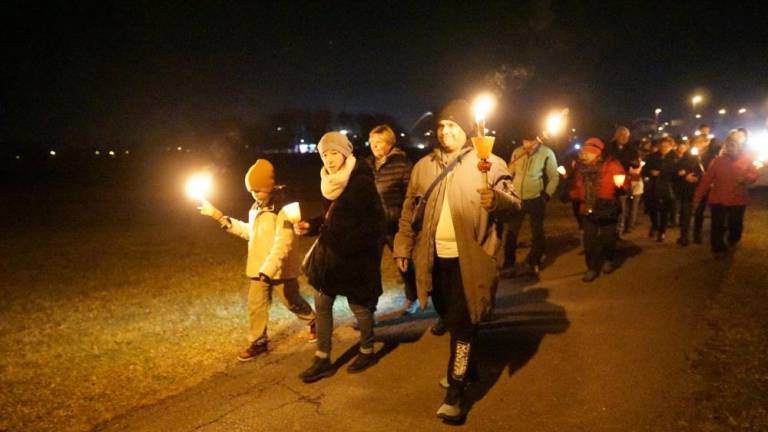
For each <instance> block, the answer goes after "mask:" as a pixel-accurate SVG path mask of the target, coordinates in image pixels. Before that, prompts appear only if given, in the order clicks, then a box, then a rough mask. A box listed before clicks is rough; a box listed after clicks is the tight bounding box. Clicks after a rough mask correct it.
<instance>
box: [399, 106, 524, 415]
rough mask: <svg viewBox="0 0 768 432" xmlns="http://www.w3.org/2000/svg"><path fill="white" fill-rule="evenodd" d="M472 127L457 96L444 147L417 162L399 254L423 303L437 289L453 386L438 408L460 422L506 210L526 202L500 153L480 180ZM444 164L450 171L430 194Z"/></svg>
mask: <svg viewBox="0 0 768 432" xmlns="http://www.w3.org/2000/svg"><path fill="white" fill-rule="evenodd" d="M471 131H472V117H471V114H470V107H469V104H467V102H465V101H463V100H456V101H453V102H451V103H450V104H448V105H447V106H446V107H445V108H444V109H443V110H442V111H441V113H440V114H439V115H438V116H437V138H438V142H439V146H438V147H437V148H435V149H434V151H433V152H432V153H431V154H428V155H426V156H424V157H423V158H422V159H421V160H419V161H418V162H417V163H416V165H415V166H414V168H413V171H412V173H411V180H410V182H409V185H408V191H407V193H406V197H405V203H404V204H403V211H402V214H401V217H400V223H399V230H398V233H397V235H396V236H395V248H394V253H393V256H394V257H395V260H396V261H397V264H398V267H399V268H400V270H403V271H404V270H405V269H407V266H408V259H409V258H410V259H413V263H414V265H415V270H416V288H417V291H418V296H419V303H420V304H421V305H422V308H423V307H424V305H426V304H427V299H428V296H430V295H431V296H432V300H433V302H434V304H435V308H436V309H437V311H438V313H439V315H440V318H441V319H442V320H443V322H444V323H445V326H446V327H447V328H448V331H449V332H450V333H451V356H450V359H449V362H448V377H447V381H448V390H447V394H446V397H445V400H444V401H443V405H442V406H441V407H440V408H439V410H438V412H437V415H438V417H440V418H441V419H443V420H444V421H446V422H449V423H460V422H462V421H463V420H464V418H465V415H466V412H465V407H464V406H463V403H462V402H463V393H464V388H465V386H466V383H467V372H468V370H469V368H470V359H471V355H472V352H473V351H474V348H473V346H472V345H473V343H474V339H475V333H476V327H477V324H478V323H479V322H480V321H482V320H483V319H485V318H487V317H488V316H489V314H490V312H491V309H492V307H493V298H494V292H495V289H496V285H497V283H498V270H499V267H500V265H501V264H502V263H503V262H504V257H503V254H504V250H503V249H504V248H503V244H502V226H503V223H504V220H505V217H507V216H508V214H509V212H512V211H516V210H517V209H519V204H520V200H519V198H518V197H517V196H516V195H515V194H514V192H513V190H512V178H511V177H510V175H509V172H508V171H507V164H506V163H505V162H504V161H503V160H502V159H501V158H499V157H497V156H495V155H491V158H490V159H489V162H491V164H492V165H491V170H490V172H489V173H488V184H487V185H482V184H481V181H482V177H481V174H480V172H479V170H478V162H479V159H478V157H477V154H476V153H475V151H474V150H473V149H472V145H471V141H469V139H468V138H467V136H468V135H469V134H470V133H471ZM454 161H456V162H455V163H453V162H454ZM446 167H449V168H451V171H450V172H449V173H448V175H447V176H445V177H444V178H443V179H441V180H440V181H439V183H437V184H435V187H434V188H433V189H432V191H431V193H429V195H428V196H427V197H426V198H425V195H426V194H427V191H428V190H429V189H430V185H432V184H433V182H434V181H435V180H436V179H437V178H438V177H439V176H440V174H441V172H443V170H444V169H446ZM419 201H424V202H425V203H426V204H425V207H424V217H423V222H422V223H421V226H420V228H418V224H416V227H417V229H415V227H414V225H413V224H412V218H413V215H414V210H415V209H416V206H417V202H419Z"/></svg>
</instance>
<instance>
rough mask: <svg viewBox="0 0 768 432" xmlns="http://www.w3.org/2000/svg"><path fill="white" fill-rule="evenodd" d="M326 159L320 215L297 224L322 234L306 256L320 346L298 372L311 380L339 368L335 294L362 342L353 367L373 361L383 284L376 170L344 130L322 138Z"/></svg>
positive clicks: (353, 369)
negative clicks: (334, 349)
mask: <svg viewBox="0 0 768 432" xmlns="http://www.w3.org/2000/svg"><path fill="white" fill-rule="evenodd" d="M318 151H319V152H320V157H321V158H322V160H323V167H322V168H321V170H320V178H321V182H320V190H321V192H322V195H323V198H324V206H323V208H324V211H323V213H322V215H320V216H318V217H316V218H313V219H310V220H309V221H300V222H298V223H296V224H294V229H295V231H296V233H297V234H299V235H317V236H318V238H317V240H316V241H315V244H314V245H313V246H312V248H311V249H310V251H309V252H308V254H307V256H306V258H305V264H304V272H305V273H306V275H307V279H308V280H309V283H310V284H312V286H313V287H314V288H315V308H316V309H317V350H316V351H315V354H314V357H313V361H312V365H311V366H310V367H309V368H307V369H306V370H305V371H303V372H302V373H301V374H300V375H299V378H301V380H302V381H304V382H306V383H311V382H314V381H317V380H320V379H322V378H325V377H328V376H331V375H333V374H334V373H335V368H334V366H333V364H332V363H331V359H330V357H331V336H332V334H333V303H334V301H335V300H336V297H337V296H344V297H346V298H347V303H348V304H349V308H350V309H351V310H352V313H353V314H354V315H355V318H356V319H357V325H358V328H359V330H360V347H359V352H358V355H357V357H356V358H355V360H354V361H353V362H352V363H351V364H350V365H349V367H348V368H347V371H348V372H350V373H357V372H362V371H364V370H366V369H368V368H369V367H371V366H373V365H374V364H375V363H376V361H377V358H376V356H375V354H374V351H373V313H374V311H375V310H376V305H377V303H378V300H379V296H380V295H381V293H382V288H381V251H382V243H383V241H384V237H385V232H384V221H385V215H384V210H383V208H382V204H381V198H379V194H378V192H377V191H376V184H375V181H374V176H373V172H371V168H370V167H369V166H368V164H366V163H365V162H364V161H358V160H357V159H355V156H354V155H353V154H352V144H351V143H350V142H349V140H348V139H347V137H346V135H344V134H342V133H340V132H328V133H326V134H325V135H323V136H322V138H320V142H319V143H318Z"/></svg>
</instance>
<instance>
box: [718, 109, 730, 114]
mask: <svg viewBox="0 0 768 432" xmlns="http://www.w3.org/2000/svg"><path fill="white" fill-rule="evenodd" d="M717 113H718V114H720V115H726V114H727V113H728V111H726V110H725V108H720V111H718V112H717Z"/></svg>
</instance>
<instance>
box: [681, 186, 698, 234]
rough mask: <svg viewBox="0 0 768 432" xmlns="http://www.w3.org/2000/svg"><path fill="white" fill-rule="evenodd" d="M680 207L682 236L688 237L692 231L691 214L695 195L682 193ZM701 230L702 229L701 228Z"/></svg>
mask: <svg viewBox="0 0 768 432" xmlns="http://www.w3.org/2000/svg"><path fill="white" fill-rule="evenodd" d="M679 197H680V199H679V200H678V204H677V205H678V208H679V209H680V224H679V225H680V238H684V239H688V237H689V233H690V231H691V216H692V213H693V195H691V194H680V195H679ZM699 232H701V229H699Z"/></svg>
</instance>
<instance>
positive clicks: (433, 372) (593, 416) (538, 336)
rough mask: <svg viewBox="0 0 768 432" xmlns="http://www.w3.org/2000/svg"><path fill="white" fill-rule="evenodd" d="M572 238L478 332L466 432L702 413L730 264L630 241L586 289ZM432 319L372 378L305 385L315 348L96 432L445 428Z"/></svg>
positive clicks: (407, 333) (403, 335)
mask: <svg viewBox="0 0 768 432" xmlns="http://www.w3.org/2000/svg"><path fill="white" fill-rule="evenodd" d="M558 223H561V224H568V223H571V222H570V221H568V220H566V219H563V220H561V221H560V222H558ZM641 231H643V230H641ZM576 236H577V234H576V233H573V234H560V235H556V236H553V238H552V239H551V240H550V242H551V249H552V250H553V251H554V252H553V253H551V254H550V257H549V258H548V260H549V261H551V265H549V266H548V267H547V268H546V269H545V271H544V272H543V274H542V277H541V280H539V281H532V280H527V279H514V280H511V281H505V282H504V283H503V284H502V285H501V287H500V290H499V307H498V309H497V312H496V314H497V317H496V320H495V321H494V322H492V323H489V324H488V325H486V326H485V328H484V329H483V330H482V332H481V344H482V347H481V348H480V351H481V352H480V369H481V376H480V381H479V382H478V383H476V384H473V386H472V387H471V390H470V397H471V399H472V401H473V404H472V409H471V411H470V413H469V416H468V419H467V423H466V425H465V426H464V427H463V428H464V429H465V430H473V431H516V430H520V431H558V432H560V431H581V430H585V431H586V430H589V431H612V430H616V431H619V430H621V431H644V430H647V431H659V430H673V429H675V428H676V426H677V424H678V423H677V422H678V419H679V418H681V415H682V414H683V413H685V412H686V411H687V410H689V409H690V408H691V407H692V404H693V403H694V402H693V394H694V393H695V392H696V391H697V389H698V388H699V387H700V385H701V384H700V383H699V381H698V380H697V377H696V376H695V374H693V373H692V372H691V367H690V361H689V356H690V355H691V353H693V352H694V351H695V347H696V345H697V344H698V343H701V342H702V338H703V335H704V334H705V333H706V332H705V331H704V323H703V319H702V317H703V314H704V309H705V307H706V302H707V298H708V296H709V295H711V294H712V292H713V290H716V289H717V287H718V286H719V285H720V281H722V280H724V278H726V277H727V275H728V272H729V264H728V261H727V260H726V261H722V262H715V261H714V260H713V258H712V256H711V255H710V254H709V252H708V250H707V248H706V247H705V246H696V245H694V246H691V247H689V248H687V249H685V250H684V251H685V252H684V253H681V249H680V248H679V247H677V246H676V245H675V244H674V235H670V239H669V240H667V243H666V244H658V243H655V242H652V241H650V240H649V239H647V238H645V237H644V235H643V233H641V232H640V231H637V232H635V233H633V234H631V235H629V236H628V237H627V238H626V241H624V242H622V245H621V249H622V253H623V256H624V257H625V262H624V264H623V266H622V267H621V268H620V269H619V270H618V271H617V272H615V273H613V274H611V275H605V276H601V277H600V278H599V279H597V280H596V281H595V282H593V283H591V284H585V283H582V282H581V275H582V272H583V256H580V255H579V254H578V252H579V249H580V247H579V241H578V238H577V237H576ZM748 247H749V246H748V245H742V249H741V250H740V251H738V253H750V250H749V249H748ZM766 276H768V271H766ZM434 319H435V316H434V315H433V314H429V313H427V314H422V315H420V316H417V317H416V318H414V319H411V320H406V321H401V322H397V321H395V322H391V323H382V326H381V327H379V328H378V329H377V332H378V333H377V334H378V338H379V339H380V340H381V343H379V344H377V346H378V349H379V350H380V351H379V353H380V355H381V359H380V362H379V364H378V365H377V366H375V367H374V368H372V369H370V370H368V371H366V372H364V373H362V374H358V375H350V374H347V373H346V371H345V369H344V368H343V367H342V368H341V369H340V370H339V371H338V373H337V374H336V375H335V376H334V377H332V378H330V379H325V380H322V381H320V382H318V383H315V384H310V385H306V384H303V383H302V382H301V381H300V380H299V379H298V378H297V374H298V373H299V372H300V371H301V370H303V369H304V368H305V367H307V366H308V365H309V362H310V361H311V356H312V347H311V346H309V345H302V346H301V349H297V350H287V351H285V352H280V353H272V354H270V355H269V356H267V357H266V358H264V359H262V360H260V361H255V362H251V363H248V364H242V365H235V366H233V367H232V368H231V369H230V370H229V371H228V372H227V373H224V374H219V375H216V376H214V377H212V378H211V379H209V380H208V381H206V382H203V383H201V384H200V385H198V386H196V387H194V388H191V389H189V390H188V391H186V392H184V393H182V394H179V395H177V396H174V397H171V398H168V399H166V400H164V401H162V402H160V403H158V404H155V405H152V406H148V407H143V408H140V409H137V410H135V411H133V412H130V413H128V414H126V415H124V416H122V417H120V418H117V419H114V420H113V421H111V422H109V423H107V424H103V425H100V426H99V427H97V430H101V431H206V432H213V431H227V432H232V431H272V430H281V431H285V430H301V431H321V430H322V431H331V430H333V431H337V430H338V431H371V432H372V431H400V430H411V431H423V430H443V429H449V428H450V427H449V426H446V425H443V424H441V423H440V422H439V421H438V420H437V419H436V418H435V410H436V409H437V407H438V406H439V404H440V401H441V399H442V396H443V390H442V389H440V388H439V387H438V380H439V379H440V377H441V376H442V375H443V374H444V370H445V364H446V361H447V355H448V337H447V336H443V337H436V336H433V335H431V334H429V332H428V331H427V328H428V327H429V325H430V324H431V323H432V322H433V321H434ZM355 337H356V333H355V332H354V331H353V330H352V329H351V328H349V327H348V326H342V327H339V328H338V329H337V330H336V333H335V338H336V342H335V343H336V345H335V346H336V349H335V352H334V355H335V356H342V359H341V360H340V362H343V361H348V360H349V358H350V357H351V355H348V354H351V353H353V352H354V351H353V350H354V342H355ZM348 349H350V351H348V352H347V353H346V354H345V350H348ZM342 354H345V355H342Z"/></svg>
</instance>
